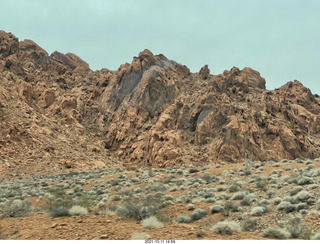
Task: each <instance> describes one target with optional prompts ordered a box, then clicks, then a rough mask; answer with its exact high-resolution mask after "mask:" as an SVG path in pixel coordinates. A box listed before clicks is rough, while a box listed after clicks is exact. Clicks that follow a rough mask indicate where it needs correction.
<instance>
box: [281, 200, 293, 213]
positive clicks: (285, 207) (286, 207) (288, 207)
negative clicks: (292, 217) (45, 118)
mask: <svg viewBox="0 0 320 244" xmlns="http://www.w3.org/2000/svg"><path fill="white" fill-rule="evenodd" d="M277 210H284V211H285V212H286V213H291V212H294V211H295V210H296V207H295V206H294V205H293V204H291V203H289V202H281V203H280V204H279V205H278V207H277Z"/></svg>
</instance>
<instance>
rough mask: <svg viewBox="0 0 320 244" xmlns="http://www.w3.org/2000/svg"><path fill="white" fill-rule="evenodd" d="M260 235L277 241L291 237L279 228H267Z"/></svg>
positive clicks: (287, 232)
mask: <svg viewBox="0 0 320 244" xmlns="http://www.w3.org/2000/svg"><path fill="white" fill-rule="evenodd" d="M261 235H262V236H263V237H270V238H278V239H289V238H290V237H291V234H290V232H289V231H287V230H285V229H283V228H280V227H279V226H276V227H269V228H267V229H265V230H264V231H263V232H262V234H261Z"/></svg>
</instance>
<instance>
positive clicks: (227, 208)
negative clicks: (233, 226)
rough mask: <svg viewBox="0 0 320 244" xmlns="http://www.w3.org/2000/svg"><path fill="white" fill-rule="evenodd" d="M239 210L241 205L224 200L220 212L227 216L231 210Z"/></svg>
mask: <svg viewBox="0 0 320 244" xmlns="http://www.w3.org/2000/svg"><path fill="white" fill-rule="evenodd" d="M240 210H241V206H240V205H239V204H235V203H233V202H226V203H225V205H224V208H223V212H222V214H223V215H224V216H228V215H229V213H230V211H231V212H239V211H240Z"/></svg>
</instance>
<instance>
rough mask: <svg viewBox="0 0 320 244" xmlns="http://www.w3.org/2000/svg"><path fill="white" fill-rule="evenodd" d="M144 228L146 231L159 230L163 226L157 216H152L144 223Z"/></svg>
mask: <svg viewBox="0 0 320 244" xmlns="http://www.w3.org/2000/svg"><path fill="white" fill-rule="evenodd" d="M142 226H143V227H144V228H146V229H159V228H162V227H163V224H162V223H161V222H160V221H159V220H158V219H157V217H155V216H151V217H149V218H146V219H144V220H143V221H142Z"/></svg>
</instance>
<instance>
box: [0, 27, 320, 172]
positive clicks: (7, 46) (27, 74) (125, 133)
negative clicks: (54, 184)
mask: <svg viewBox="0 0 320 244" xmlns="http://www.w3.org/2000/svg"><path fill="white" fill-rule="evenodd" d="M319 103H320V98H319V96H318V95H313V94H312V93H311V91H310V90H309V89H308V88H306V87H304V86H303V85H302V84H301V83H300V82H299V81H293V82H288V83H287V84H285V85H283V86H282V87H280V88H279V89H275V90H266V88H265V80H264V78H262V77H261V76H260V74H259V73H258V72H257V71H255V70H252V69H250V68H244V69H243V70H239V69H238V68H236V67H233V68H232V69H231V70H226V71H225V72H224V73H223V74H220V75H211V74H210V70H209V68H208V66H207V65H206V66H204V67H203V68H202V69H201V70H200V71H199V72H198V73H191V72H190V70H189V69H188V68H187V67H186V66H184V65H181V64H178V63H176V62H174V61H171V60H168V59H167V58H166V57H165V56H163V55H161V54H160V55H153V54H152V53H151V52H150V51H149V50H144V51H143V52H141V53H140V54H139V56H138V57H134V58H133V60H132V62H131V64H129V63H126V64H123V65H121V66H120V67H119V69H118V70H116V71H110V70H108V69H102V70H99V71H92V70H90V68H89V65H88V64H87V63H86V62H85V61H83V60H81V58H79V57H78V56H77V55H75V54H71V53H67V54H62V53H59V52H54V53H53V54H51V55H50V56H49V55H48V53H47V52H46V51H45V50H43V49H42V48H41V47H39V46H38V45H37V44H36V43H34V42H33V41H31V40H24V41H20V42H19V40H18V39H17V38H16V37H15V36H14V35H12V34H11V33H6V32H4V31H0V115H1V124H0V125H1V127H0V130H1V133H0V155H1V158H2V164H1V166H0V170H1V172H2V173H1V174H3V172H8V170H9V171H11V173H12V174H13V175H17V174H18V173H19V172H17V171H19V170H20V171H21V173H27V172H29V171H34V169H35V168H36V169H37V170H39V171H43V170H44V171H47V170H49V169H52V170H57V169H59V168H60V169H64V168H74V169H77V168H79V169H80V168H81V169H83V168H86V167H101V166H103V165H104V164H105V163H107V164H108V163H110V162H116V163H119V164H123V165H125V166H127V167H136V166H139V167H140V166H152V167H164V166H169V165H185V164H199V163H201V164H208V163H214V162H219V161H241V160H243V159H246V158H248V159H252V160H260V161H265V160H275V161H279V160H281V159H283V158H287V159H294V158H298V157H300V158H316V157H319V156H320V105H319ZM34 167H35V168H34ZM12 169H15V171H13V170H12ZM18 169H19V170H18Z"/></svg>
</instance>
